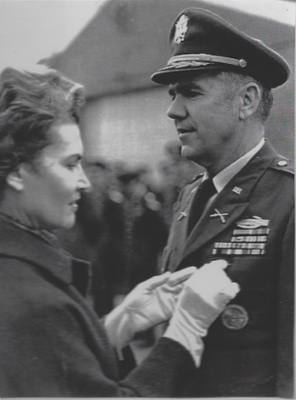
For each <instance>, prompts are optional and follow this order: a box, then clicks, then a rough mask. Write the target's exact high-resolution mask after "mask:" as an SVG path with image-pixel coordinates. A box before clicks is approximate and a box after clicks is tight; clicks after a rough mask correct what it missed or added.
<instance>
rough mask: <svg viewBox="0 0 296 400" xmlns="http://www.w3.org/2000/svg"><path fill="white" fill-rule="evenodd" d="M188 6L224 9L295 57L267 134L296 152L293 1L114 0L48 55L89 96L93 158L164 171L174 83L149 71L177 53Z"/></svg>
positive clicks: (86, 133) (86, 126)
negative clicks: (172, 35)
mask: <svg viewBox="0 0 296 400" xmlns="http://www.w3.org/2000/svg"><path fill="white" fill-rule="evenodd" d="M188 6H197V7H203V8H207V9H209V10H211V11H214V12H216V13H218V14H219V15H221V16H222V17H224V18H226V19H227V20H229V21H230V22H231V23H232V24H233V25H235V26H236V27H238V28H240V29H241V30H243V31H244V32H246V33H248V34H250V35H251V36H254V37H257V38H259V39H261V40H262V41H264V42H265V43H266V44H267V45H269V46H271V47H272V48H273V49H275V50H276V51H278V52H279V53H280V54H281V55H282V56H284V57H285V58H286V59H287V60H288V62H289V63H290V65H291V67H292V74H291V77H290V79H289V81H288V82H287V83H286V84H285V85H284V86H282V87H280V88H278V89H276V90H275V101H274V109H273V112H272V115H271V117H270V119H269V121H268V124H267V134H266V136H267V137H268V138H269V139H270V141H271V143H272V144H274V145H275V147H276V148H277V149H279V151H280V152H282V154H284V155H287V156H288V157H293V156H294V145H293V144H294V113H293V108H294V46H295V44H294V37H295V31H294V25H295V24H294V17H295V4H294V3H292V2H287V1H280V0H279V1H273V0H265V1H264V0H260V1H256V2H254V1H244V2H243V1H238V0H236V1H233V0H232V1H231V0H213V1H211V0H204V1H202V0H109V1H108V0H107V1H105V2H104V4H103V5H102V6H101V7H100V8H99V9H98V13H97V15H96V16H95V17H94V18H93V19H92V20H91V21H90V23H89V24H88V25H87V26H86V27H85V28H84V30H82V32H81V33H80V34H79V35H78V36H77V37H76V38H75V39H74V40H73V42H72V43H71V44H70V45H69V46H68V48H66V50H65V51H63V52H62V53H59V54H56V55H55V56H53V57H51V58H50V59H47V60H46V63H47V64H48V65H50V66H52V67H54V68H56V69H58V70H61V71H62V72H64V73H65V74H66V75H68V76H69V77H70V78H72V79H74V80H76V81H78V82H81V83H83V84H84V85H85V87H86V90H87V99H88V101H87V105H86V107H85V109H84V113H83V115H82V133H83V137H84V141H85V149H86V158H87V159H88V160H92V161H94V160H97V159H105V160H108V161H124V162H125V163H127V164H129V165H132V166H135V165H142V164H147V165H149V166H151V167H152V168H153V169H154V170H156V169H157V165H158V162H159V161H160V160H161V159H162V158H163V157H164V154H163V152H164V150H163V149H164V146H165V144H166V143H167V142H168V141H169V140H172V139H177V136H176V133H175V129H174V126H173V123H172V121H170V120H169V119H168V118H167V117H166V110H167V108H168V106H169V104H170V99H169V96H168V95H167V88H166V87H162V86H158V85H156V84H154V83H152V82H151V80H150V76H151V74H152V73H153V72H155V71H156V70H157V69H158V68H160V67H162V66H164V65H165V64H166V62H167V60H168V58H169V57H170V51H169V46H168V32H169V29H170V26H171V22H172V20H173V19H174V18H175V17H176V15H177V14H178V13H179V12H180V11H181V10H182V9H183V8H185V7H188ZM293 10H294V12H293Z"/></svg>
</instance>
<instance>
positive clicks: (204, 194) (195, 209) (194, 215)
mask: <svg viewBox="0 0 296 400" xmlns="http://www.w3.org/2000/svg"><path fill="white" fill-rule="evenodd" d="M215 193H216V188H215V186H214V184H213V181H212V179H206V180H205V181H203V182H202V183H201V185H200V186H199V188H198V190H197V192H196V194H195V197H194V199H193V202H192V205H191V209H190V213H189V220H188V234H189V233H190V232H191V231H192V229H193V227H194V226H195V225H196V224H197V221H198V220H199V219H200V217H201V216H202V213H203V211H204V209H205V206H206V204H207V202H208V201H209V199H210V198H211V197H212V196H213V195H214V194H215Z"/></svg>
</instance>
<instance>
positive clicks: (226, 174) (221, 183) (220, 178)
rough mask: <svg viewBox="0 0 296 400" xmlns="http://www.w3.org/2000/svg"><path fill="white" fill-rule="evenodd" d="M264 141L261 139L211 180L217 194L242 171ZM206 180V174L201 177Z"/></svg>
mask: <svg viewBox="0 0 296 400" xmlns="http://www.w3.org/2000/svg"><path fill="white" fill-rule="evenodd" d="M264 143H265V140H264V139H263V138H262V139H261V140H260V142H259V143H258V144H257V145H256V146H255V147H254V148H253V149H251V150H250V151H248V152H247V153H246V154H244V155H243V156H242V157H240V158H239V159H237V160H236V161H234V162H233V163H232V164H230V165H228V167H226V168H224V169H223V170H222V171H220V172H219V173H218V174H217V175H216V176H214V178H213V184H214V186H215V188H216V190H217V192H218V193H220V192H221V191H222V190H223V189H224V187H225V186H226V185H227V184H228V182H230V181H231V179H232V178H233V177H234V176H235V175H236V174H237V173H238V172H239V171H240V170H242V169H243V167H244V166H245V165H247V164H248V162H249V161H250V160H251V158H252V157H254V155H255V154H256V153H258V151H259V150H260V149H261V148H262V147H263V145H264ZM207 178H208V174H207V172H205V175H204V177H203V180H205V179H207Z"/></svg>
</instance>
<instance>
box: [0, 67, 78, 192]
mask: <svg viewBox="0 0 296 400" xmlns="http://www.w3.org/2000/svg"><path fill="white" fill-rule="evenodd" d="M84 101H85V96H84V88H83V86H82V85H80V84H77V83H75V82H73V81H71V80H70V79H68V78H66V77H64V76H63V75H61V74H60V73H59V72H57V71H55V70H52V69H47V68H46V67H43V66H36V67H34V69H30V70H21V69H16V68H12V67H9V68H5V69H4V70H3V71H2V72H1V74H0V193H2V192H3V191H4V188H5V187H6V177H7V175H8V174H9V173H10V172H11V171H13V170H14V169H15V168H16V167H17V166H18V165H19V164H21V163H23V162H27V163H32V162H33V161H34V160H35V159H36V157H37V155H38V153H39V152H40V150H42V149H43V148H44V147H45V146H47V145H48V144H50V143H51V137H50V134H49V130H50V128H51V127H52V126H53V125H57V124H59V123H67V122H74V123H78V122H79V111H80V108H81V107H82V105H83V104H84Z"/></svg>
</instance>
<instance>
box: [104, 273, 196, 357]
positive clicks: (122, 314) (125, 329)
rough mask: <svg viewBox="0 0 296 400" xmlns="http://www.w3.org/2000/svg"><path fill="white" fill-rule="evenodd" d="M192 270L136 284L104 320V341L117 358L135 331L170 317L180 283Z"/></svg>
mask: <svg viewBox="0 0 296 400" xmlns="http://www.w3.org/2000/svg"><path fill="white" fill-rule="evenodd" d="M195 271H196V268H195V267H188V268H185V269H183V270H181V271H177V272H174V273H170V272H166V273H165V274H163V275H158V276H154V277H152V278H150V279H148V280H146V281H144V282H142V283H140V284H139V285H137V286H136V287H135V288H134V289H133V290H132V291H131V292H130V293H129V294H128V295H127V296H126V298H125V299H124V301H123V303H122V304H120V305H119V306H118V307H116V308H115V309H114V310H112V311H111V312H110V313H109V314H108V315H107V316H106V317H105V321H104V325H105V329H106V332H107V335H108V338H109V340H110V342H111V344H112V345H113V347H115V348H116V349H117V352H118V354H119V356H120V357H121V351H120V350H121V349H122V348H123V347H125V346H126V345H127V344H128V343H129V342H130V341H131V340H132V339H133V337H134V336H135V334H136V333H137V332H141V331H145V330H147V329H149V328H152V327H153V326H155V325H158V324H160V323H161V322H164V321H168V320H169V319H170V318H171V316H172V314H173V311H174V308H175V304H176V302H177V299H178V295H179V293H180V292H181V290H182V288H183V286H184V282H185V281H186V280H187V279H188V278H189V277H190V276H191V275H192V274H193V273H194V272H195Z"/></svg>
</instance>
